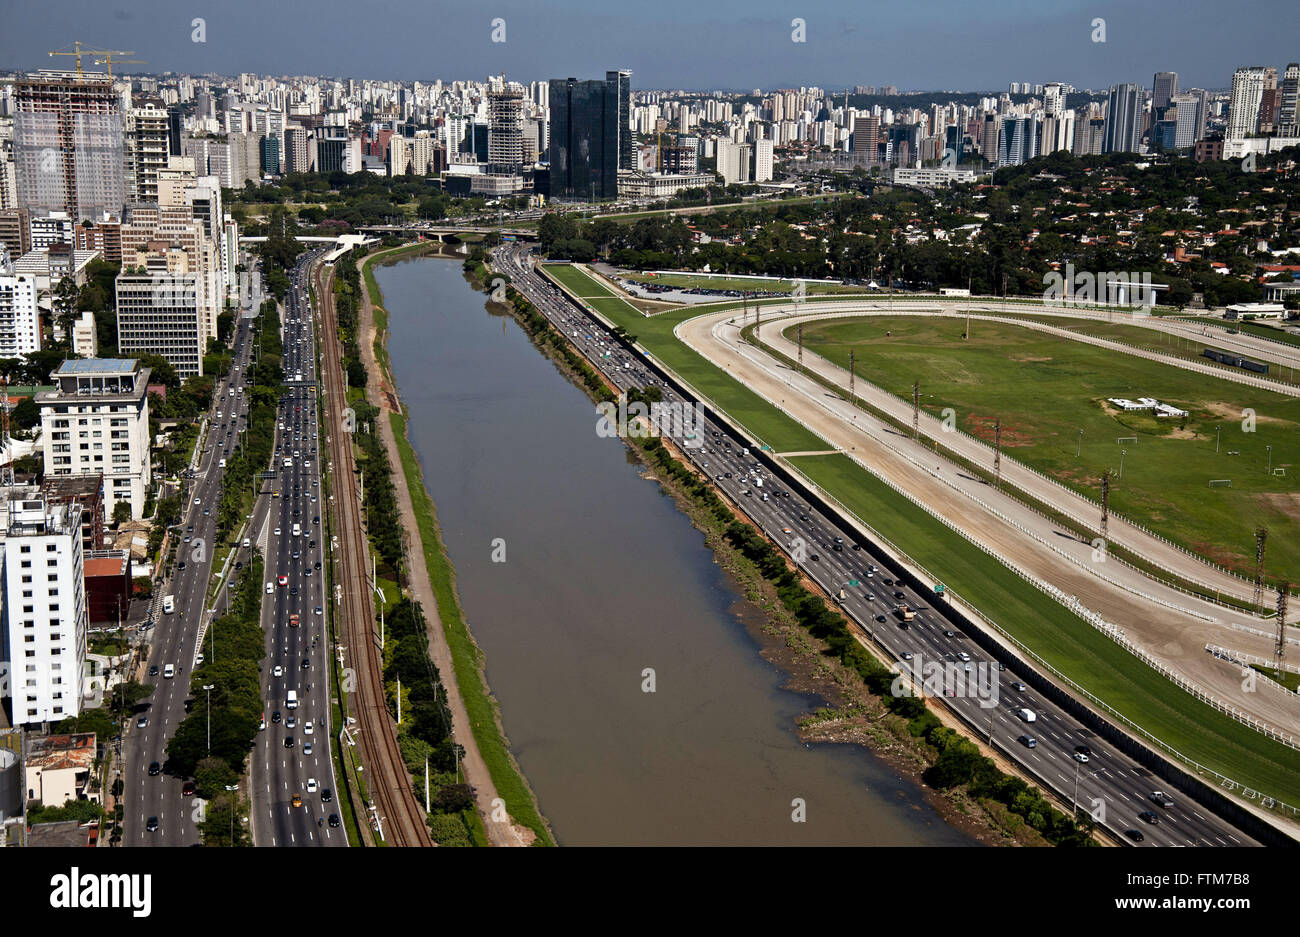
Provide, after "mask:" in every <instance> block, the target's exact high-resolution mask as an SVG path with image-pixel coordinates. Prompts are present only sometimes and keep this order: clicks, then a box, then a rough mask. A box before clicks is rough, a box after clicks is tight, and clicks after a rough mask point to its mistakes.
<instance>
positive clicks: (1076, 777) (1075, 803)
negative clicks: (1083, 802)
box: [1070, 758, 1079, 820]
mask: <svg viewBox="0 0 1300 937" xmlns="http://www.w3.org/2000/svg"><path fill="white" fill-rule="evenodd" d="M1071 806H1072V807H1073V808H1074V809H1073V811H1072V812H1071V813H1070V819H1071V820H1077V819H1078V818H1079V759H1077V758H1076V759H1074V801H1073V803H1072V805H1071Z"/></svg>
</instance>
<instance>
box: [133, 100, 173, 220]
mask: <svg viewBox="0 0 1300 937" xmlns="http://www.w3.org/2000/svg"><path fill="white" fill-rule="evenodd" d="M170 138H171V125H170V120H169V117H168V114H167V112H166V111H165V110H163V109H162V108H161V107H159V106H158V105H156V104H155V103H154V102H152V101H151V102H148V103H147V104H146V105H145V106H144V107H137V108H132V109H131V111H130V113H129V114H128V115H127V132H126V162H127V167H128V170H129V178H128V180H127V182H128V193H129V196H130V198H131V199H132V200H134V201H137V202H156V201H158V172H159V170H161V169H163V168H164V167H166V165H167V160H168V159H169V158H170V155H171V154H170Z"/></svg>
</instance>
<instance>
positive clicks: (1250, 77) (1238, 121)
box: [1224, 65, 1276, 140]
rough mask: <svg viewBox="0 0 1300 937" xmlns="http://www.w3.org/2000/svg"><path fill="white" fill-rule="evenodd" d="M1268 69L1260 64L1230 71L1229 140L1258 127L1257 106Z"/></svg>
mask: <svg viewBox="0 0 1300 937" xmlns="http://www.w3.org/2000/svg"><path fill="white" fill-rule="evenodd" d="M1269 72H1270V69H1267V68H1263V67H1261V66H1258V65H1256V66H1251V67H1248V68H1239V69H1237V70H1236V71H1235V72H1233V73H1232V98H1231V100H1230V102H1229V105H1228V129H1227V133H1226V134H1225V135H1224V136H1225V138H1226V139H1229V140H1240V139H1243V138H1245V137H1249V136H1250V135H1251V134H1253V133H1255V132H1256V130H1258V128H1259V106H1260V102H1261V101H1262V100H1263V98H1264V90H1265V86H1266V85H1267V84H1268V77H1269ZM1274 76H1275V79H1276V72H1274Z"/></svg>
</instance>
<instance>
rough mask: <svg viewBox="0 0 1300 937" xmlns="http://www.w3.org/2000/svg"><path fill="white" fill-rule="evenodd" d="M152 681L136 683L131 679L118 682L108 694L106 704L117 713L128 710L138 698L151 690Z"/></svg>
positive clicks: (133, 706) (132, 707)
mask: <svg viewBox="0 0 1300 937" xmlns="http://www.w3.org/2000/svg"><path fill="white" fill-rule="evenodd" d="M153 689H154V688H153V684H152V683H137V682H136V681H135V680H131V681H129V682H127V683H121V684H118V685H117V686H116V687H115V688H114V689H113V691H112V692H111V693H110V694H109V698H108V705H109V706H110V708H112V710H113V711H114V712H116V713H118V714H122V713H127V712H130V711H131V710H132V709H134V708H135V705H136V704H137V703H138V702H140V700H142V699H145V698H146V697H148V696H149V694H150V693H152V692H153Z"/></svg>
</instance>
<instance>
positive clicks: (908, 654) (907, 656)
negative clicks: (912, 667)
mask: <svg viewBox="0 0 1300 937" xmlns="http://www.w3.org/2000/svg"><path fill="white" fill-rule="evenodd" d="M911 659H912V652H911V651H904V652H903V660H911Z"/></svg>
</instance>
